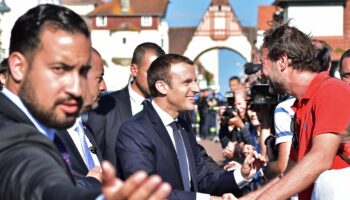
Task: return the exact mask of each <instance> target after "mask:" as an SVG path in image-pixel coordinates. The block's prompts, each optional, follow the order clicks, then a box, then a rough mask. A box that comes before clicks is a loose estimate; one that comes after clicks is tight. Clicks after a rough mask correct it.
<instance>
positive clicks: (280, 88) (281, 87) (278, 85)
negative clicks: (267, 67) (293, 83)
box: [270, 80, 286, 94]
mask: <svg viewBox="0 0 350 200" xmlns="http://www.w3.org/2000/svg"><path fill="white" fill-rule="evenodd" d="M270 86H271V87H270V89H272V90H273V92H274V93H277V94H284V93H285V92H286V86H285V84H284V82H282V81H271V80H270Z"/></svg>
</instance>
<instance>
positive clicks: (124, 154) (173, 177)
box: [116, 54, 265, 199]
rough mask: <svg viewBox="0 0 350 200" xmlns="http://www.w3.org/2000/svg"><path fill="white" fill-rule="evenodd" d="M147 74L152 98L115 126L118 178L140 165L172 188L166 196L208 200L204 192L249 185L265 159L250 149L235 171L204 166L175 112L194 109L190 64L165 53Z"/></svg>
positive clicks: (199, 150) (203, 156)
mask: <svg viewBox="0 0 350 200" xmlns="http://www.w3.org/2000/svg"><path fill="white" fill-rule="evenodd" d="M147 73H148V74H147V75H148V85H149V90H150V93H151V96H152V97H153V99H152V102H151V103H147V104H146V106H145V108H144V109H143V110H142V111H141V112H140V113H138V114H137V115H135V116H133V117H132V118H130V119H129V120H127V121H126V122H125V123H124V124H123V125H122V126H121V127H120V129H119V134H118V138H117V144H116V151H117V170H118V172H119V173H120V174H121V177H122V178H127V177H129V176H130V175H131V174H133V173H134V172H135V171H137V170H141V169H142V170H145V171H146V172H147V173H149V174H159V175H160V176H161V177H162V178H163V179H164V180H166V181H167V182H169V183H170V184H171V185H172V187H173V192H172V193H171V196H170V199H195V198H197V199H205V198H207V199H209V198H210V196H209V195H207V194H211V195H222V194H224V193H228V192H232V193H234V194H235V195H237V196H239V195H240V194H241V192H240V188H241V187H243V186H244V185H245V184H247V183H249V179H251V178H252V177H253V175H254V174H255V173H256V170H259V168H260V167H261V166H262V165H263V164H264V162H265V160H264V158H262V156H261V155H259V154H256V153H255V154H254V157H248V158H247V160H246V161H245V163H244V165H243V167H242V168H241V170H236V171H234V172H232V171H231V172H226V171H223V170H219V169H216V170H214V168H213V167H209V166H210V165H209V164H208V159H206V152H205V151H203V150H202V148H200V146H199V145H198V144H197V142H196V140H195V135H194V132H193V130H192V128H191V127H190V126H189V124H188V123H186V121H185V120H183V119H182V118H181V117H179V113H180V112H183V111H188V110H193V109H194V107H195V101H194V95H195V93H197V92H198V86H197V83H196V80H197V79H196V76H195V69H194V65H193V62H192V61H191V60H189V59H188V58H186V57H184V56H180V55H176V54H167V55H164V56H160V57H159V58H157V59H156V60H155V61H153V63H152V64H151V66H150V68H149V70H148V72H147ZM210 164H212V163H210ZM209 168H210V169H209ZM201 193H207V194H201Z"/></svg>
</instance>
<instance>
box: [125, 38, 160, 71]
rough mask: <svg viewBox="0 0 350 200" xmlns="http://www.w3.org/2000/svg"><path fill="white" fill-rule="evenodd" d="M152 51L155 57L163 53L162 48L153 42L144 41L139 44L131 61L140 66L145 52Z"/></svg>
mask: <svg viewBox="0 0 350 200" xmlns="http://www.w3.org/2000/svg"><path fill="white" fill-rule="evenodd" d="M150 51H151V52H153V53H154V54H155V55H156V56H157V57H159V56H162V55H164V54H165V52H164V50H163V49H162V48H161V47H160V46H158V45H157V44H155V43H152V42H144V43H142V44H139V45H138V46H137V47H136V48H135V50H134V53H133V55H132V59H131V63H132V64H135V65H137V66H140V65H141V64H142V62H143V59H144V57H145V54H146V53H147V52H150Z"/></svg>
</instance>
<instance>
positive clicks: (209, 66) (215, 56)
mask: <svg viewBox="0 0 350 200" xmlns="http://www.w3.org/2000/svg"><path fill="white" fill-rule="evenodd" d="M199 61H200V62H201V63H202V65H203V66H204V68H205V69H206V70H208V71H209V72H210V73H212V74H213V75H214V77H213V80H214V81H215V84H216V85H219V49H212V50H210V51H207V52H205V53H204V54H202V55H201V56H200V57H199Z"/></svg>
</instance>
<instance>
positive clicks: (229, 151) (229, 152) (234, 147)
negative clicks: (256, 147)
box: [222, 142, 240, 159]
mask: <svg viewBox="0 0 350 200" xmlns="http://www.w3.org/2000/svg"><path fill="white" fill-rule="evenodd" d="M239 150H240V147H239V144H238V143H237V142H228V143H227V146H226V147H225V149H224V150H223V151H222V154H223V155H224V156H225V157H226V158H229V159H232V158H233V157H234V155H235V154H236V153H237V152H239Z"/></svg>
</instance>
